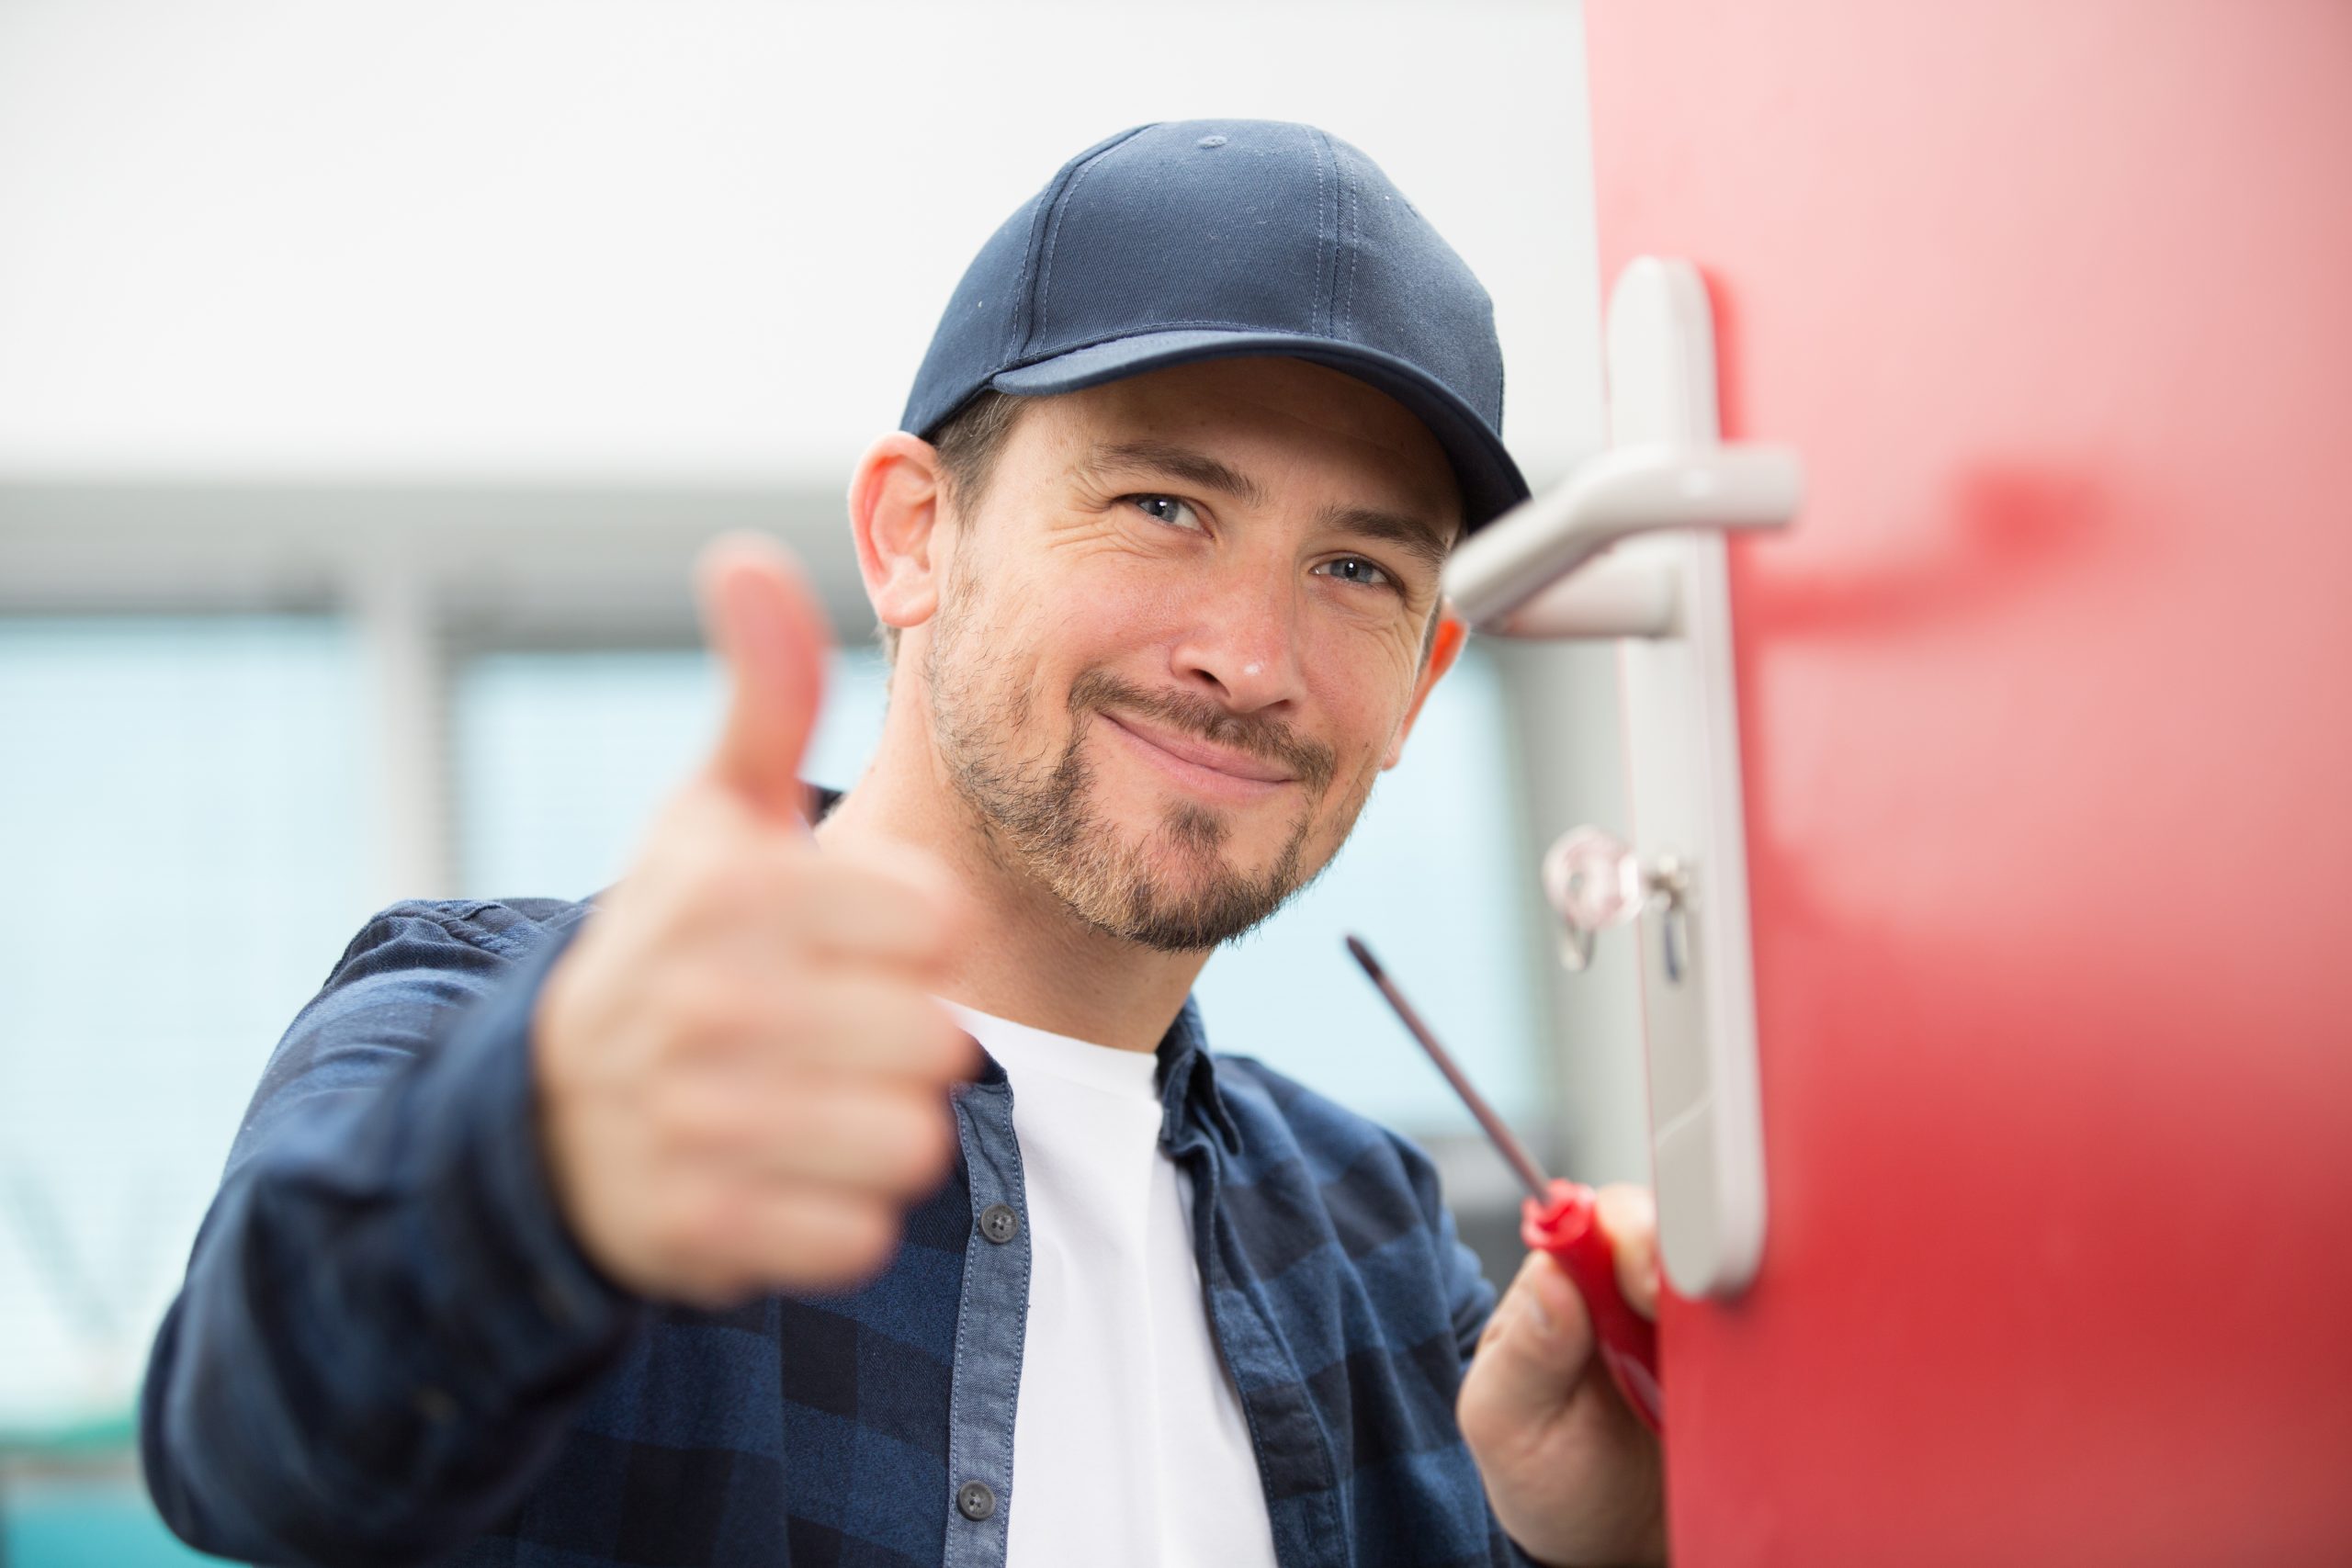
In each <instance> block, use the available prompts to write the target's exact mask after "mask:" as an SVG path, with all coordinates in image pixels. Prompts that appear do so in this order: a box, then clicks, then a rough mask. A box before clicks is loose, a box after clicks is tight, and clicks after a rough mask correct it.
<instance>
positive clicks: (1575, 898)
mask: <svg viewBox="0 0 2352 1568" xmlns="http://www.w3.org/2000/svg"><path fill="white" fill-rule="evenodd" d="M1690 891H1691V882H1690V873H1689V868H1688V867H1686V866H1685V865H1684V864H1683V863H1682V861H1681V859H1680V857H1679V856H1676V855H1660V856H1659V857H1658V858H1657V863H1655V864H1654V865H1651V866H1648V867H1646V868H1645V867H1644V866H1643V864H1642V863H1641V859H1640V857H1639V856H1637V855H1635V854H1634V852H1633V850H1632V848H1631V847H1629V846H1628V845H1627V844H1626V843H1625V842H1624V840H1622V839H1619V838H1618V837H1617V836H1616V835H1615V834H1613V833H1611V832H1608V831H1606V830H1605V829H1600V828H1594V827H1590V826H1586V827H1580V828H1571V829H1568V830H1567V831H1566V832H1565V833H1563V834H1561V835H1560V837H1559V838H1558V839H1557V840H1555V842H1554V843H1553V845H1552V847H1551V849H1550V850H1549V851H1548V852H1545V854H1544V897H1545V899H1546V900H1548V901H1549V902H1550V904H1551V906H1552V911H1553V913H1555V914H1556V915H1558V916H1559V917H1560V929H1559V931H1557V932H1556V933H1555V936H1556V938H1557V943H1558V950H1559V954H1560V963H1561V965H1562V966H1563V967H1565V968H1566V969H1568V970H1569V971H1570V972H1572V973H1577V974H1581V973H1582V972H1583V971H1584V970H1585V969H1587V968H1589V967H1590V966H1591V964H1592V954H1593V948H1594V945H1595V943H1596V942H1597V941H1598V940H1599V938H1600V933H1601V932H1602V931H1606V930H1608V929H1609V928H1610V927H1611V926H1622V925H1629V924H1631V923H1633V922H1634V921H1635V920H1638V919H1640V918H1641V915H1642V911H1643V910H1645V909H1646V908H1650V907H1651V906H1652V905H1653V904H1655V905H1657V907H1658V908H1659V909H1660V911H1661V912H1662V913H1663V915H1664V917H1665V918H1664V919H1663V920H1662V921H1661V922H1660V923H1661V925H1662V926H1663V927H1664V931H1665V935H1664V939H1663V940H1664V941H1665V943H1666V953H1665V957H1666V977H1667V978H1668V980H1670V981H1674V982H1676V983H1679V982H1680V981H1681V978H1682V969H1683V963H1682V955H1683V952H1684V949H1685V948H1686V947H1687V946H1688V943H1689V933H1688V932H1687V931H1686V930H1685V929H1684V928H1685V927H1686V925H1687V924H1688V917H1689V913H1690V897H1689V896H1690Z"/></svg>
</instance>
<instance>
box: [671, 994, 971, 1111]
mask: <svg viewBox="0 0 2352 1568" xmlns="http://www.w3.org/2000/svg"><path fill="white" fill-rule="evenodd" d="M696 1011H697V1017H696V1019H695V1025H694V1027H693V1029H692V1031H691V1034H690V1041H691V1043H690V1044H689V1046H688V1054H689V1055H690V1056H692V1057H693V1058H695V1059H698V1060H700V1061H702V1062H704V1063H706V1064H714V1065H716V1064H725V1066H722V1067H717V1068H716V1070H722V1071H728V1072H731V1073H732V1074H733V1075H734V1076H735V1080H736V1082H737V1084H738V1087H739V1088H740V1089H741V1090H742V1092H745V1093H763V1092H768V1091H769V1090H771V1089H777V1088H778V1086H789V1085H790V1084H792V1083H793V1082H794V1081H795V1080H797V1079H798V1078H800V1077H828V1076H833V1075H840V1074H853V1075H864V1076H865V1077H901V1078H909V1079H913V1080H916V1081H918V1082H922V1083H926V1084H933V1085H944V1084H947V1083H950V1082H954V1081H957V1080H961V1079H967V1078H970V1077H973V1076H974V1075H975V1074H977V1073H978V1071H979V1068H980V1055H979V1047H978V1045H977V1044H976V1043H974V1042H973V1040H972V1038H971V1036H970V1035H968V1034H966V1033H965V1032H964V1031H963V1029H962V1028H961V1027H959V1026H958V1025H957V1023H956V1020H955V1017H954V1015H953V1014H951V1013H950V1012H948V1010H946V1009H945V1008H944V1007H942V1006H941V1005H940V1004H939V1003H938V1002H937V1001H935V1000H933V998H931V997H930V996H928V995H926V994H924V993H923V992H922V990H920V989H918V988H916V987H911V986H910V985H908V984H907V983H906V981H905V980H904V979H903V978H901V977H899V976H894V975H890V974H888V973H884V972H880V971H875V970H868V969H860V968H853V967H844V966H842V965H838V964H828V965H823V966H821V967H811V968H805V969H801V970H798V971H796V972H792V973H787V974H772V975H770V976H767V977H766V978H765V980H764V981H763V983H760V984H754V985H745V984H738V985H736V986H734V987H732V988H731V994H729V995H727V996H725V997H723V998H716V999H712V1000H708V1001H705V1002H702V1003H700V1004H698V1005H697V1009H696Z"/></svg>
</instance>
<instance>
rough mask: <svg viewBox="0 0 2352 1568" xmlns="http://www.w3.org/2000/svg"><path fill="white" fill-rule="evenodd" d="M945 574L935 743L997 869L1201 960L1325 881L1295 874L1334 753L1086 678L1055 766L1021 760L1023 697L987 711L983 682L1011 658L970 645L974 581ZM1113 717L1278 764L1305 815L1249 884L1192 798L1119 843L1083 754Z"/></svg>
mask: <svg viewBox="0 0 2352 1568" xmlns="http://www.w3.org/2000/svg"><path fill="white" fill-rule="evenodd" d="M960 564H961V563H960V562H958V565H960ZM948 575H949V581H948V582H947V583H946V584H945V592H943V593H942V594H941V598H940V605H939V612H938V615H937V617H936V619H935V620H934V621H933V628H932V630H933V635H932V637H931V638H930V639H929V643H928V645H927V649H926V651H925V655H924V660H923V680H924V684H925V686H926V687H927V688H928V690H929V693H930V696H931V712H932V736H933V745H934V746H935V747H936V749H937V750H938V753H939V756H940V759H941V761H943V763H944V765H945V769H946V774H947V780H948V783H949V784H950V786H951V787H952V788H953V789H954V790H955V791H956V795H958V796H959V797H960V798H961V799H962V800H963V801H964V803H965V804H966V806H967V807H968V808H969V809H970V810H971V812H972V813H973V816H974V817H975V818H976V819H977V821H978V825H979V827H980V829H981V837H982V839H983V840H985V841H986V842H987V843H988V844H989V852H990V853H991V854H992V855H993V856H994V857H995V858H996V860H997V862H998V863H1000V864H1001V865H1002V866H1004V867H1005V868H1006V869H1007V870H1009V871H1012V872H1015V873H1026V874H1029V875H1030V876H1032V877H1034V878H1035V880H1037V881H1038V882H1040V883H1042V884H1044V886H1046V887H1047V888H1048V889H1050V890H1051V891H1052V893H1053V894H1054V896H1055V897H1057V898H1059V899H1060V900H1061V902H1062V903H1063V905H1064V906H1066V907H1067V908H1069V910H1070V912H1071V913H1072V914H1074V915H1076V916H1077V917H1078V918H1079V919H1081V920H1083V921H1085V922H1086V924H1087V925H1088V926H1090V927H1091V928H1092V929H1093V930H1095V931H1101V932H1103V934H1105V935H1107V936H1113V937H1117V938H1119V939H1120V940H1122V941H1125V942H1135V943H1136V944H1138V945H1140V946H1144V947H1148V948H1152V949H1154V950H1156V951H1159V952H1161V953H1198V952H1202V951H1204V950H1206V949H1210V948H1214V947H1216V946H1217V945H1219V944H1220V943H1222V942H1229V941H1231V940H1232V939H1233V938H1235V937H1237V936H1239V935H1241V934H1242V933H1243V932H1245V931H1250V930H1251V929H1252V928H1254V927H1256V926H1258V925H1260V924H1261V923H1263V922H1264V920H1265V919H1267V917H1269V916H1271V915H1272V914H1273V912H1274V911H1275V910H1276V909H1279V908H1282V906H1283V904H1284V903H1285V902H1287V901H1288V900H1289V899H1290V898H1291V897H1293V896H1294V895H1295V894H1296V893H1298V892H1299V891H1300V890H1301V888H1303V887H1305V886H1309V885H1311V884H1312V882H1313V881H1314V879H1315V877H1317V876H1320V875H1321V874H1322V873H1323V870H1324V869H1325V866H1327V865H1328V864H1329V861H1328V860H1327V861H1326V862H1325V863H1324V865H1318V866H1317V867H1316V868H1315V870H1314V873H1313V874H1312V875H1309V876H1306V877H1305V878H1302V877H1301V875H1300V868H1301V866H1302V864H1303V863H1304V862H1305V858H1306V843H1307V840H1308V838H1309V837H1310V836H1311V835H1312V832H1313V829H1314V821H1315V803H1316V802H1317V801H1318V800H1320V799H1321V798H1322V797H1323V795H1324V794H1325V792H1326V790H1327V789H1328V788H1329V784H1330V782H1331V776H1332V773H1333V770H1334V766H1335V760H1334V758H1333V757H1332V754H1331V751H1330V750H1329V748H1328V747H1322V746H1315V745H1311V744H1307V743H1302V742H1299V741H1296V740H1295V739H1291V738H1290V737H1289V735H1288V734H1287V732H1284V731H1280V730H1271V729H1269V728H1266V727H1265V726H1264V725H1262V724H1250V723H1249V722H1248V721H1244V720H1238V719H1236V718H1235V717H1234V716H1232V715H1229V714H1225V713H1222V712H1220V711H1218V710H1217V709H1216V706H1215V705H1213V704H1210V703H1208V702H1207V701H1206V700H1205V699H1203V700H1202V701H1200V702H1198V703H1193V702H1189V701H1186V700H1183V699H1182V698H1179V697H1176V696H1173V695H1169V696H1160V695H1155V694H1151V693H1148V692H1145V691H1141V690H1139V689H1137V688H1136V687H1133V686H1131V685H1129V684H1128V683H1127V682H1124V681H1121V680H1120V679H1118V678H1117V677H1116V676H1114V675H1112V674H1111V673H1110V672H1109V671H1104V670H1100V669H1095V670H1089V671H1085V672H1083V673H1082V674H1080V676H1079V678H1078V679H1077V680H1076V681H1074V682H1071V685H1070V693H1069V720H1070V733H1069V743H1068V744H1067V745H1066V746H1064V747H1063V749H1062V752H1061V755H1060V756H1059V757H1057V758H1053V757H1047V758H1040V759H1037V760H1036V761H1027V760H1024V759H1023V758H1022V757H1020V756H1019V755H1018V754H1017V753H1015V752H1013V750H1012V742H1010V741H1009V738H1010V737H1014V736H1017V735H1018V734H1019V732H1020V731H1021V730H1022V729H1023V728H1026V726H1027V723H1028V720H1029V717H1030V712H1031V694H1030V690H1029V686H1028V684H1027V683H1026V682H1011V692H1012V694H1011V696H1010V697H1009V698H1008V699H1006V701H1005V703H1004V705H1003V708H1002V709H1001V711H1000V712H998V713H996V714H990V713H989V712H988V711H987V709H988V702H989V699H988V695H987V692H988V687H989V681H988V680H987V679H986V677H987V676H988V675H989V674H990V673H998V674H1006V673H1012V671H1009V669H1008V666H1009V665H1010V662H1011V660H1009V659H1007V658H1003V657H991V656H990V655H989V654H987V653H985V652H982V651H981V650H980V649H978V648H977V647H974V646H971V643H972V639H969V638H967V637H966V636H965V635H964V634H965V633H966V631H967V628H968V622H969V617H970V614H971V611H972V608H973V600H972V594H971V592H970V589H971V582H970V581H969V577H968V575H967V574H965V573H961V572H958V571H956V570H952V569H951V570H950V572H949V574H948ZM1113 706H1117V707H1120V708H1123V709H1125V711H1127V712H1130V713H1134V714H1137V715H1144V716H1150V717H1153V718H1155V719H1157V720H1159V722H1161V723H1164V724H1167V725H1169V726H1170V728H1175V729H1177V730H1179V731H1181V732H1182V733H1184V734H1187V735H1200V736H1204V737H1205V738H1207V739H1211V740H1214V741H1216V742H1218V743H1220V744H1225V745H1229V746H1233V747H1236V748H1237V749H1239V750H1247V751H1249V752H1250V753H1251V754H1253V755H1257V756H1268V757H1273V758H1276V759H1279V760H1280V761H1282V762H1283V764H1284V765H1285V766H1287V767H1289V768H1290V769H1291V770H1292V771H1294V772H1295V773H1296V774H1297V775H1298V784H1299V788H1300V794H1301V795H1302V796H1303V797H1304V800H1305V802H1306V804H1304V805H1303V806H1302V807H1300V808H1299V813H1298V818H1297V819H1296V820H1295V822H1294V823H1293V824H1292V825H1291V831H1290V836H1289V837H1288V839H1286V840H1284V841H1283V847H1282V850H1281V852H1279V853H1277V854H1276V855H1275V857H1274V861H1273V863H1272V865H1270V866H1268V867H1267V868H1266V870H1265V871H1264V872H1263V873H1261V874H1258V875H1255V876H1250V875H1245V874H1240V873H1238V872H1236V871H1234V870H1233V869H1232V868H1230V867H1229V866H1227V864H1226V862H1225V857H1224V853H1223V851H1224V848H1225V843H1226V840H1227V838H1228V837H1229V836H1230V831H1231V829H1230V826H1229V824H1228V823H1227V820H1226V818H1224V816H1223V815H1222V814H1220V813H1219V812H1217V811H1216V810H1213V809H1211V808H1209V807H1204V806H1202V805H1199V804H1197V803H1195V802H1193V801H1182V802H1179V803H1177V804H1176V805H1174V806H1172V807H1170V808H1169V809H1168V811H1167V813H1166V815H1165V816H1164V817H1163V818H1161V820H1160V822H1159V826H1158V828H1157V829H1154V830H1153V831H1152V833H1151V834H1150V835H1149V837H1148V839H1147V840H1146V841H1145V842H1144V843H1142V844H1140V845H1136V844H1129V843H1126V842H1125V841H1123V840H1121V838H1120V837H1119V834H1118V832H1117V831H1116V829H1114V827H1113V826H1112V825H1111V824H1109V823H1107V822H1105V821H1103V819H1102V818H1100V817H1099V816H1097V815H1096V814H1095V812H1094V810H1093V808H1092V805H1091V801H1092V790H1093V788H1094V782H1095V781H1094V772H1093V769H1092V767H1091V765H1090V764H1089V762H1088V761H1087V758H1086V755H1085V750H1084V742H1085V739H1086V735H1087V731H1088V729H1089V728H1090V727H1091V725H1092V724H1096V723H1105V722H1108V720H1107V719H1103V718H1101V717H1095V718H1090V717H1089V715H1090V713H1091V714H1095V715H1100V714H1103V713H1105V712H1107V711H1108V710H1109V709H1110V708H1111V707H1113ZM1375 776H1376V773H1375V771H1374V770H1370V769H1367V770H1366V772H1365V776H1364V778H1363V781H1362V782H1361V784H1358V785H1357V786H1356V788H1355V790H1354V792H1353V793H1354V798H1353V799H1352V800H1351V801H1350V802H1349V803H1348V807H1347V811H1346V814H1345V818H1344V823H1343V826H1352V824H1353V823H1354V821H1355V818H1356V815H1357V814H1358V813H1359V812H1360V811H1362V809H1363V804H1364V801H1365V799H1366V797H1367V796H1368V795H1370V794H1371V789H1372V783H1373V779H1374V777H1375ZM1161 857H1166V858H1170V859H1172V860H1174V861H1175V862H1176V863H1178V864H1179V866H1180V867H1181V868H1182V871H1181V872H1180V874H1179V875H1178V876H1177V877H1175V878H1170V879H1169V880H1181V881H1183V882H1187V883H1192V884H1195V885H1196V886H1194V888H1193V891H1192V892H1190V893H1186V894H1182V895H1181V896H1180V895H1173V894H1170V892H1168V891H1167V889H1166V888H1165V887H1164V886H1162V883H1161V879H1159V878H1158V877H1156V876H1155V874H1154V872H1153V863H1154V861H1155V860H1156V859H1158V858H1161Z"/></svg>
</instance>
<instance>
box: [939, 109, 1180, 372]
mask: <svg viewBox="0 0 2352 1568" xmlns="http://www.w3.org/2000/svg"><path fill="white" fill-rule="evenodd" d="M1158 123H1159V121H1157V120H1154V121H1151V122H1149V123H1147V124H1144V125H1138V126H1136V127H1134V128H1132V129H1131V130H1125V131H1123V132H1121V133H1120V134H1119V135H1117V136H1114V137H1113V138H1111V139H1110V140H1109V141H1106V142H1104V143H1103V145H1102V146H1100V147H1098V148H1096V149H1095V150H1094V151H1093V152H1092V153H1091V155H1089V154H1085V153H1081V154H1080V155H1079V156H1078V157H1077V158H1073V159H1071V160H1070V161H1069V163H1068V164H1064V165H1063V166H1062V167H1061V168H1060V169H1059V170H1057V172H1056V173H1055V175H1054V180H1053V183H1052V184H1051V185H1049V186H1046V189H1045V190H1044V191H1043V192H1042V193H1041V194H1040V195H1039V197H1038V202H1037V215H1036V217H1035V218H1033V219H1031V220H1030V223H1029V241H1028V243H1026V244H1024V245H1023V246H1022V248H1021V276H1020V277H1019V278H1018V279H1016V280H1015V282H1014V283H1013V286H1012V309H1011V310H1008V311H1007V312H1006V313H1005V323H1004V347H1003V348H1002V349H1001V350H999V351H998V353H997V355H996V357H997V359H998V361H999V362H1000V363H1001V362H1003V361H1007V360H1011V359H1013V358H1016V357H1018V356H1019V354H1020V349H1021V340H1022V337H1023V335H1024V334H1023V328H1022V307H1023V304H1024V303H1029V302H1030V290H1029V279H1030V276H1031V273H1032V271H1033V269H1035V268H1036V266H1037V260H1038V256H1037V245H1038V241H1039V240H1040V238H1042V237H1043V236H1044V232H1045V231H1046V227H1047V226H1048V224H1050V225H1051V226H1052V227H1053V228H1054V229H1055V230H1057V231H1058V229H1059V227H1060V224H1061V213H1062V205H1061V204H1062V202H1063V200H1064V198H1065V197H1067V196H1068V195H1069V190H1070V187H1071V186H1074V185H1076V184H1077V183H1078V177H1079V175H1081V174H1083V173H1084V172H1085V171H1086V170H1087V169H1090V168H1091V167H1093V166H1094V164H1095V163H1096V162H1097V161H1098V160H1100V159H1101V158H1103V156H1104V155H1106V154H1107V153H1109V152H1111V151H1112V150H1113V149H1114V148H1115V147H1117V146H1119V145H1120V144H1121V143H1123V142H1125V141H1128V140H1129V139H1130V138H1133V137H1136V136H1139V135H1141V134H1142V133H1143V132H1145V131H1147V130H1150V129H1151V128H1152V126H1153V125H1156V124H1158ZM1045 287H1046V280H1045V277H1044V276H1043V273H1042V272H1040V273H1039V274H1038V277H1037V288H1038V291H1039V292H1040V293H1042V292H1043V291H1044V289H1045ZM1036 330H1037V329H1036V327H1035V323H1034V322H1033V323H1032V324H1031V325H1030V327H1029V329H1028V331H1029V333H1033V334H1034V333H1035V332H1036ZM985 384H986V383H985V381H983V385H985Z"/></svg>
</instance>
